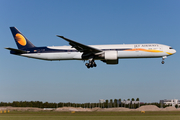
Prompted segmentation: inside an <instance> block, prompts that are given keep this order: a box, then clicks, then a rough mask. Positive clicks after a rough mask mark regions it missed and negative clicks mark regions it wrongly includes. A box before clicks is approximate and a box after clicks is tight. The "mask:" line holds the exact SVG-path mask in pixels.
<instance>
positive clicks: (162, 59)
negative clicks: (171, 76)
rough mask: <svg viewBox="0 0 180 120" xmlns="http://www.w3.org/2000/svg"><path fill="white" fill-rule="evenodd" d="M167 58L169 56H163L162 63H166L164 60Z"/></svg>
mask: <svg viewBox="0 0 180 120" xmlns="http://www.w3.org/2000/svg"><path fill="white" fill-rule="evenodd" d="M165 58H167V56H163V57H162V62H161V63H162V64H164V63H165V62H164V60H165Z"/></svg>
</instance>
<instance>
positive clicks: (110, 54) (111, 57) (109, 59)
mask: <svg viewBox="0 0 180 120" xmlns="http://www.w3.org/2000/svg"><path fill="white" fill-rule="evenodd" d="M104 59H105V60H104V62H106V64H118V53H117V51H105V53H104Z"/></svg>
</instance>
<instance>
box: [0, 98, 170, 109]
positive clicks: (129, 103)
mask: <svg viewBox="0 0 180 120" xmlns="http://www.w3.org/2000/svg"><path fill="white" fill-rule="evenodd" d="M133 101H137V102H133ZM133 103H134V104H133ZM143 105H156V106H157V107H159V108H165V107H167V105H163V104H160V103H140V102H139V98H137V99H136V100H135V99H134V98H132V99H131V100H130V99H127V100H123V101H121V99H114V100H113V99H110V100H105V102H103V103H71V102H67V103H63V102H59V103H48V102H44V103H43V102H41V101H13V102H12V103H11V102H8V103H7V102H0V106H12V107H37V108H58V107H82V108H94V107H100V108H114V107H125V108H130V109H136V108H138V107H140V106H143Z"/></svg>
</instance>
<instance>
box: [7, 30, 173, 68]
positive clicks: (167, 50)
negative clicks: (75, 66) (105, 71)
mask: <svg viewBox="0 0 180 120" xmlns="http://www.w3.org/2000/svg"><path fill="white" fill-rule="evenodd" d="M10 30H11V32H12V35H13V37H14V40H15V42H16V44H17V47H18V49H15V48H5V49H8V50H10V53H11V54H13V55H19V56H23V57H28V58H35V59H41V60H49V61H55V60H83V61H86V60H88V61H89V62H87V63H85V66H86V67H87V68H93V67H96V66H97V64H96V63H95V60H101V61H103V62H105V63H106V64H118V59H129V58H162V62H161V63H162V64H164V63H165V62H164V59H165V58H167V56H170V55H173V54H175V53H176V50H175V49H173V48H172V47H170V46H167V45H163V44H156V43H151V44H115V45H84V44H82V43H78V42H76V41H73V40H70V39H68V38H65V37H64V36H60V35H57V37H60V38H62V39H64V40H65V41H67V42H69V45H71V46H47V47H36V46H34V45H33V44H32V43H31V42H30V41H29V40H28V39H27V38H26V37H25V36H24V35H23V34H22V33H21V32H20V31H19V30H18V29H17V28H16V27H10Z"/></svg>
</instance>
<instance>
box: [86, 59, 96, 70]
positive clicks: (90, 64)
mask: <svg viewBox="0 0 180 120" xmlns="http://www.w3.org/2000/svg"><path fill="white" fill-rule="evenodd" d="M85 65H86V67H87V68H90V67H91V68H93V67H96V66H97V65H96V63H95V62H94V60H93V59H89V63H86V64H85Z"/></svg>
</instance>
